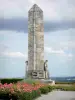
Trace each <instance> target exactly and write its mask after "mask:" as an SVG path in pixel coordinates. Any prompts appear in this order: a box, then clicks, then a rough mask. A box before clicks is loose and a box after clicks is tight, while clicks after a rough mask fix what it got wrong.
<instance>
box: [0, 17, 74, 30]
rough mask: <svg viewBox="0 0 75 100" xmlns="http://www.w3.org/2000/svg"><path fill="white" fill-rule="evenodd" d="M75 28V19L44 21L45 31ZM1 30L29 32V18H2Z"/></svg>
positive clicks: (0, 20) (0, 21)
mask: <svg viewBox="0 0 75 100" xmlns="http://www.w3.org/2000/svg"><path fill="white" fill-rule="evenodd" d="M68 29H75V21H74V20H73V21H64V20H63V21H44V31H45V32H52V31H58V30H68ZM0 30H13V31H23V32H28V19H27V18H15V19H0Z"/></svg>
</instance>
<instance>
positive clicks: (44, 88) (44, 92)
mask: <svg viewBox="0 0 75 100" xmlns="http://www.w3.org/2000/svg"><path fill="white" fill-rule="evenodd" d="M40 91H41V93H42V94H47V93H48V92H49V88H48V86H44V87H41V88H40Z"/></svg>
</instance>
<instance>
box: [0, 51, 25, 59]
mask: <svg viewBox="0 0 75 100" xmlns="http://www.w3.org/2000/svg"><path fill="white" fill-rule="evenodd" d="M1 54H2V55H3V56H8V57H20V58H27V54H23V53H21V52H2V53H1Z"/></svg>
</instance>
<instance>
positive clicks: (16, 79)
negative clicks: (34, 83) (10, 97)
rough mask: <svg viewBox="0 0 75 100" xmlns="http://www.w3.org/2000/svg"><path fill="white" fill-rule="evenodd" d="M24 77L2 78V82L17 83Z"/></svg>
mask: <svg viewBox="0 0 75 100" xmlns="http://www.w3.org/2000/svg"><path fill="white" fill-rule="evenodd" d="M22 80H23V79H22V78H20V79H19V78H10V79H1V83H2V84H5V83H8V84H9V83H17V82H18V81H22Z"/></svg>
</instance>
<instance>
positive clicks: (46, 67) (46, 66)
mask: <svg viewBox="0 0 75 100" xmlns="http://www.w3.org/2000/svg"><path fill="white" fill-rule="evenodd" d="M47 63H48V60H46V61H45V62H44V72H45V78H48V77H49V75H48V64H47Z"/></svg>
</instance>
